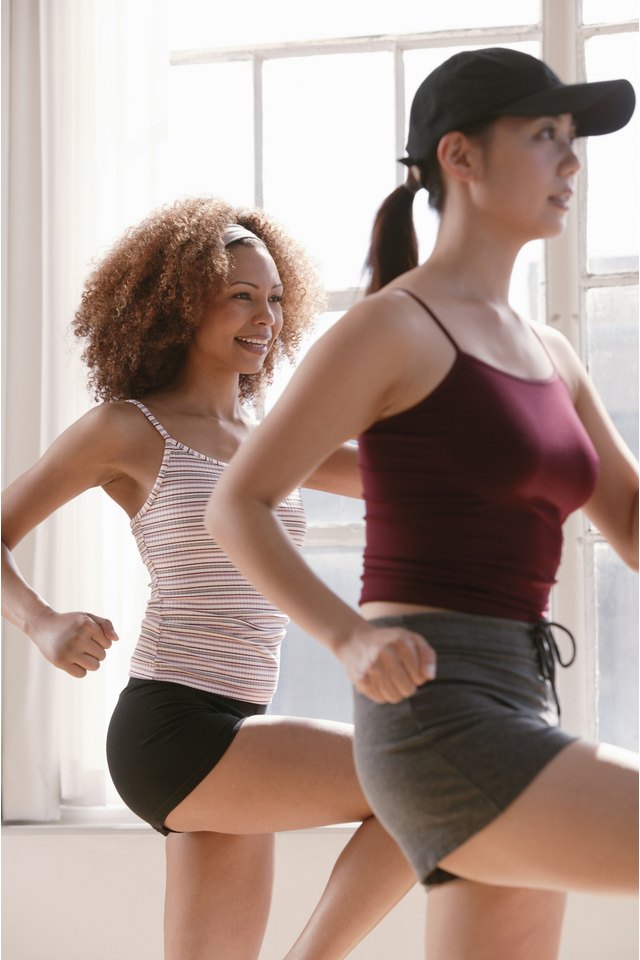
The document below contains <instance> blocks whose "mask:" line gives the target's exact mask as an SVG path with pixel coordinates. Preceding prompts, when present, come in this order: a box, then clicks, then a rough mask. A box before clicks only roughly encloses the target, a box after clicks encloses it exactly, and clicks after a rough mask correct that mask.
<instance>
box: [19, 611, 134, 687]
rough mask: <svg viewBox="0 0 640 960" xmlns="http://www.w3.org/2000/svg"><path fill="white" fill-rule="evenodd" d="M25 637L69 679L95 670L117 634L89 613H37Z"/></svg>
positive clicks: (108, 625)
mask: <svg viewBox="0 0 640 960" xmlns="http://www.w3.org/2000/svg"><path fill="white" fill-rule="evenodd" d="M29 635H30V636H31V638H32V640H33V641H34V643H35V644H36V646H37V647H38V649H39V650H40V652H41V653H42V655H43V656H44V657H45V658H46V659H47V660H48V661H49V663H52V664H53V665H54V667H58V668H59V669H60V670H65V671H66V673H70V674H71V676H72V677H78V678H80V677H85V676H86V675H87V671H89V670H97V669H98V668H99V667H100V663H101V661H102V660H104V659H105V657H106V655H107V654H106V651H107V650H108V649H109V647H110V646H111V644H112V642H113V641H114V640H117V639H118V635H117V633H116V632H115V630H114V629H113V625H112V623H111V621H110V620H105V619H104V618H103V617H97V616H95V614H93V613H56V612H55V611H54V610H50V611H47V612H44V613H41V614H40V615H39V616H38V618H37V620H36V621H35V622H34V623H33V624H31V625H30V630H29Z"/></svg>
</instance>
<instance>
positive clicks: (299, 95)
mask: <svg viewBox="0 0 640 960" xmlns="http://www.w3.org/2000/svg"><path fill="white" fill-rule="evenodd" d="M354 77H357V83H354ZM394 160H395V156H394V121H393V57H392V56H391V54H387V53H373V54H362V55H336V56H323V57H306V58H292V59H289V60H278V61H268V62H267V63H265V65H264V205H265V208H266V209H267V210H269V211H270V212H271V213H272V214H274V215H275V216H277V217H278V219H279V220H281V221H282V222H283V223H284V224H285V225H286V226H287V227H288V229H290V230H291V233H292V234H293V235H294V236H295V237H296V239H298V240H300V242H302V243H303V244H304V245H305V246H306V247H307V249H308V250H309V252H310V253H311V254H312V255H313V256H314V257H315V259H317V260H318V262H319V264H320V267H321V270H322V277H323V281H324V283H325V285H326V286H327V287H328V288H329V289H334V290H335V289H342V288H345V287H355V286H358V284H359V282H360V277H361V275H362V267H363V262H364V259H365V256H366V252H367V246H368V241H369V234H370V231H371V224H372V220H373V216H374V213H375V209H376V205H377V204H378V203H379V202H381V201H382V200H383V199H384V197H385V196H386V195H387V194H388V193H389V192H390V191H391V190H393V188H394V186H395V179H394V177H395V166H394Z"/></svg>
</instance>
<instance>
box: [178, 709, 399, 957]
mask: <svg viewBox="0 0 640 960" xmlns="http://www.w3.org/2000/svg"><path fill="white" fill-rule="evenodd" d="M351 821H364V822H363V823H362V824H361V826H360V827H359V828H358V830H357V831H356V832H355V834H354V836H353V837H352V838H351V840H350V841H349V843H348V844H347V845H346V847H345V849H344V850H343V852H342V854H341V855H340V857H339V859H338V862H337V863H336V866H335V868H334V870H333V872H332V874H331V877H330V879H329V882H328V884H327V887H326V889H325V891H324V893H323V895H322V898H321V900H320V903H319V904H318V907H317V908H316V910H315V911H314V913H313V915H312V917H311V919H310V920H309V923H308V924H307V926H306V927H305V930H304V932H303V933H302V935H301V936H300V937H299V939H298V941H297V943H296V945H295V946H294V947H293V949H292V951H291V953H290V954H289V955H288V957H289V960H342V958H343V957H345V956H347V954H348V953H349V952H350V951H351V949H353V947H354V946H355V945H356V944H357V943H358V942H359V941H360V940H361V939H362V938H363V937H364V936H365V935H366V934H367V933H368V932H369V930H371V929H372V927H373V926H375V924H376V923H377V922H378V921H379V920H380V919H381V918H382V917H383V916H384V915H385V914H386V913H387V912H388V911H389V910H390V909H391V907H392V906H394V904H395V903H397V902H398V900H399V899H400V898H401V897H402V896H403V895H404V894H405V893H406V892H407V891H408V890H409V889H410V887H411V886H412V885H413V884H414V883H415V876H414V874H413V872H412V870H411V868H410V866H409V864H408V863H407V861H406V860H405V858H404V856H403V855H402V854H401V852H400V850H399V849H398V847H397V846H396V845H395V843H394V842H393V841H392V840H391V839H390V837H389V836H388V834H387V833H386V832H385V831H384V830H383V829H382V827H381V826H380V824H379V823H378V822H377V821H376V820H375V819H373V818H371V811H370V809H369V806H368V804H367V802H366V800H365V798H364V796H363V794H362V791H361V789H360V786H359V784H358V781H357V779H356V775H355V769H354V765H353V753H352V728H351V727H350V726H349V725H347V724H339V723H328V722H324V721H315V720H298V719H290V718H286V717H251V718H249V719H247V720H246V721H245V722H244V723H243V725H242V727H241V729H240V731H239V733H238V734H237V736H236V738H235V739H234V741H233V743H232V744H231V746H230V747H229V749H228V750H227V752H226V753H225V755H224V756H223V758H222V759H221V760H220V762H219V763H218V764H217V765H216V766H215V767H214V769H213V770H212V771H211V773H209V774H208V776H207V777H205V779H204V780H203V781H202V782H201V783H200V784H198V786H197V787H196V788H195V790H193V791H192V792H191V793H190V794H189V796H188V797H186V798H185V800H183V801H182V802H181V803H180V804H179V805H178V806H177V807H176V808H175V809H174V810H173V811H172V812H171V813H170V814H169V816H168V817H167V826H169V827H170V828H171V829H173V830H182V831H214V832H216V833H221V834H242V835H244V834H256V833H261V832H270V833H271V832H274V831H279V830H292V829H303V828H305V827H311V826H319V825H321V824H330V823H345V822H351ZM208 909H209V911H210V910H211V901H209V906H208ZM216 909H218V908H217V905H216ZM181 956H182V958H184V960H187V957H188V955H187V954H186V953H184V952H183V953H182V955H181ZM197 956H198V955H197V954H196V955H195V957H197ZM239 956H240V955H239ZM188 960H191V957H188ZM225 960H235V955H234V954H231V953H226V954H225Z"/></svg>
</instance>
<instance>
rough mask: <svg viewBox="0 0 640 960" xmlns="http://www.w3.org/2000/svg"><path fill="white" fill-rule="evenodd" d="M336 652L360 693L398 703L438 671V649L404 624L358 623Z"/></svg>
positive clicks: (374, 698)
mask: <svg viewBox="0 0 640 960" xmlns="http://www.w3.org/2000/svg"><path fill="white" fill-rule="evenodd" d="M334 652H335V653H336V655H337V657H338V659H339V660H340V661H341V663H342V665H343V666H344V668H345V670H346V671H347V674H348V675H349V678H350V680H351V682H352V683H353V685H354V687H355V688H356V690H357V691H358V692H359V693H362V694H364V695H365V696H367V697H369V699H370V700H375V702H376V703H398V702H399V701H400V700H404V699H405V698H406V697H410V696H411V695H412V694H414V693H415V692H416V690H417V689H418V687H419V686H421V685H422V684H423V683H426V681H427V680H433V679H434V677H435V675H436V652H435V650H434V649H433V648H432V647H431V646H430V645H429V644H428V643H427V641H426V640H425V639H424V637H422V636H420V634H418V633H412V632H411V631H410V630H405V629H404V627H376V626H373V625H367V626H365V627H359V628H358V629H357V630H356V631H355V632H354V633H353V634H351V636H350V638H349V639H348V640H347V641H346V642H345V643H343V644H341V645H340V646H339V647H337V648H336V649H335V650H334Z"/></svg>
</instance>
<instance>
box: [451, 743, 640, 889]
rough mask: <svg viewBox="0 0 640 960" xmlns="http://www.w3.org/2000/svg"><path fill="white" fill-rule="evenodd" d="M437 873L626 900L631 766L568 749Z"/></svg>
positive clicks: (596, 752) (633, 856) (597, 752)
mask: <svg viewBox="0 0 640 960" xmlns="http://www.w3.org/2000/svg"><path fill="white" fill-rule="evenodd" d="M440 865H441V866H442V867H444V869H446V870H448V871H450V872H451V873H455V874H459V875H460V876H463V877H467V878H468V879H470V880H476V881H480V882H483V883H491V884H499V885H506V886H518V887H535V888H546V889H558V890H585V891H589V890H591V891H605V892H611V893H616V892H618V893H631V892H633V891H634V890H636V889H637V882H638V769H637V758H636V757H635V755H634V754H632V753H629V752H628V751H626V750H621V749H618V748H616V747H611V746H608V745H606V744H599V745H598V744H592V743H586V742H584V741H577V742H575V743H572V744H571V745H570V746H568V747H566V748H565V749H564V750H562V751H561V752H560V753H559V754H557V756H556V757H554V759H553V760H552V761H551V762H550V763H549V764H548V765H547V766H546V767H545V768H544V769H543V770H542V772H541V773H540V774H538V776H537V777H536V778H535V779H534V780H533V781H532V783H531V784H530V785H529V787H527V789H526V790H525V791H524V792H523V793H522V794H521V795H520V796H519V797H518V798H517V799H516V800H514V802H513V803H512V804H510V806H509V807H507V809H506V810H505V811H504V812H503V813H502V814H501V815H500V816H499V817H497V818H496V819H495V820H494V821H493V822H492V823H491V824H489V826H487V827H485V828H484V829H483V830H481V831H480V832H479V833H477V834H475V836H473V837H471V839H469V840H467V841H466V843H464V844H462V846H460V847H458V849H457V850H455V851H454V852H453V853H452V854H450V855H449V856H447V857H445V858H444V860H442V862H441V864H440Z"/></svg>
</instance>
